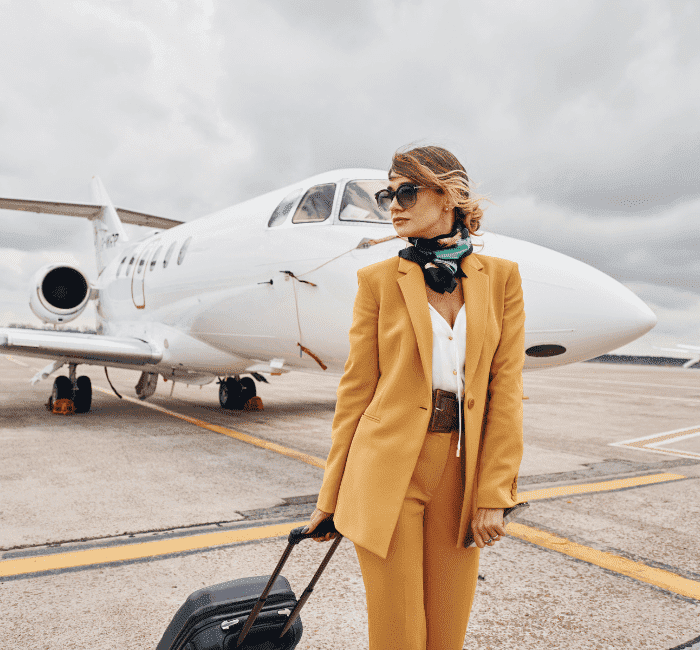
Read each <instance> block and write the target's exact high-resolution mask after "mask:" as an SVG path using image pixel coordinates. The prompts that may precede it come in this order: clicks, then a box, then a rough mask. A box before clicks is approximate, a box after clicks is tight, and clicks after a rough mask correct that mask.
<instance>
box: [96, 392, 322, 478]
mask: <svg viewBox="0 0 700 650" xmlns="http://www.w3.org/2000/svg"><path fill="white" fill-rule="evenodd" d="M93 390H99V391H100V392H101V393H104V394H105V395H114V393H112V391H109V390H107V389H105V388H100V387H99V386H93ZM122 398H123V399H125V400H128V401H129V402H133V403H134V404H139V405H140V406H145V407H146V408H149V409H153V410H154V411H160V412H161V413H165V414H167V415H172V416H173V417H175V418H179V419H180V420H184V421H185V422H189V423H190V424H194V425H195V426H198V427H201V428H202V429H207V430H209V431H213V432H215V433H220V434H222V435H224V436H228V437H229V438H234V439H236V440H240V441H241V442H245V443H246V444H249V445H255V446H256V447H261V448H262V449H267V451H273V452H275V453H277V454H281V455H282V456H288V457H289V458H293V459H294V460H300V461H301V462H302V463H306V464H307V465H313V466H314V467H320V468H321V469H324V468H325V467H326V461H325V460H323V459H322V458H318V457H316V456H311V455H310V454H305V453H304V452H301V451H297V450H296V449H290V448H289V447H284V446H282V445H278V444H277V443H275V442H270V441H269V440H263V439H262V438H256V437H255V436H251V435H248V434H247V433H241V432H240V431H234V430H233V429H228V428H227V427H222V426H220V425H218V424H210V423H209V422H205V421H204V420H198V419H197V418H193V417H190V416H189V415H183V414H182V413H177V412H176V411H171V410H170V409H166V408H164V407H162V406H158V405H157V404H151V403H150V402H144V401H142V400H140V399H135V398H133V397H128V396H126V395H123V396H122Z"/></svg>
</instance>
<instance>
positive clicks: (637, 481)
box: [518, 474, 685, 501]
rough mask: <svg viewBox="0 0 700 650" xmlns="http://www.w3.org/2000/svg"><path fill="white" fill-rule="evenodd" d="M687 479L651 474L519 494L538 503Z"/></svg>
mask: <svg viewBox="0 0 700 650" xmlns="http://www.w3.org/2000/svg"><path fill="white" fill-rule="evenodd" d="M683 478H685V476H682V475H680V474H651V475H648V476H631V477H629V478H621V479H616V480H614V481H602V482H600V483H581V484H579V485H558V486H556V487H551V488H544V489H542V490H530V491H529V492H518V499H519V500H520V501H537V500H539V499H553V498H555V497H564V496H572V495H577V494H590V493H592V492H614V491H615V490H624V489H626V488H631V487H642V486H643V485H653V484H654V483H668V482H670V481H678V480H680V479H683Z"/></svg>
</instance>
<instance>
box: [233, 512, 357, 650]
mask: <svg viewBox="0 0 700 650" xmlns="http://www.w3.org/2000/svg"><path fill="white" fill-rule="evenodd" d="M304 528H305V527H304V526H300V527H299V528H294V529H293V530H292V531H291V532H290V533H289V537H288V538H287V542H288V543H287V548H286V549H285V550H284V553H282V557H281V558H280V560H279V562H278V563H277V566H276V567H275V570H274V571H273V572H272V575H271V576H270V579H269V581H268V583H267V585H266V586H265V589H263V592H262V594H260V598H259V599H258V602H256V603H255V606H254V607H253V610H252V611H251V612H250V615H249V616H248V620H247V621H246V623H245V625H244V626H243V629H242V630H241V633H240V634H239V635H238V639H237V640H236V647H237V648H238V647H240V646H241V644H242V643H243V640H244V639H245V638H246V636H247V634H248V631H249V630H250V628H251V627H252V626H253V623H254V622H255V619H256V618H257V616H258V614H259V613H260V610H261V609H262V608H263V605H264V604H265V601H266V600H267V595H268V594H269V593H270V590H271V589H272V585H273V584H274V582H275V580H276V579H277V576H279V574H280V573H281V572H282V567H283V566H284V565H285V563H286V561H287V558H288V557H289V555H290V553H291V552H292V549H293V548H294V546H296V545H297V544H298V543H299V542H301V541H302V540H303V539H313V538H314V537H324V536H325V535H326V534H327V533H337V532H338V531H337V530H336V528H335V525H334V524H333V518H332V517H329V518H328V519H324V520H323V521H322V522H321V523H320V524H319V525H318V526H317V527H316V529H315V530H314V531H313V532H312V533H302V532H301V531H302V530H304ZM342 539H343V536H342V535H341V534H340V533H338V537H336V539H335V540H334V541H333V544H332V545H331V548H330V549H329V550H328V552H327V553H326V557H324V558H323V562H321V566H319V567H318V570H317V571H316V573H315V575H314V577H313V578H312V579H311V582H310V583H309V586H308V587H307V588H306V589H305V590H304V593H303V594H302V595H301V598H299V600H298V601H297V605H296V607H295V608H294V611H292V613H291V614H290V615H289V618H288V619H287V624H286V625H285V627H284V629H283V630H282V633H281V634H280V637H282V636H284V635H285V633H286V632H287V630H288V629H289V628H290V627H291V626H292V623H294V621H295V620H296V618H297V616H299V612H300V611H301V608H302V607H303V606H304V603H306V601H307V600H308V598H309V596H310V595H311V592H312V591H313V589H314V586H315V585H316V582H317V581H318V579H319V578H320V577H321V574H322V573H323V570H324V569H325V568H326V565H327V564H328V562H330V559H331V557H332V555H333V553H335V549H336V548H338V544H340V542H341V541H342Z"/></svg>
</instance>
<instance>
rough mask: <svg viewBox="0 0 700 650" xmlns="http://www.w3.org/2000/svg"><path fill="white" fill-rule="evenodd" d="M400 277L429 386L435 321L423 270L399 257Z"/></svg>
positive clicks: (429, 385)
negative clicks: (431, 314) (429, 305)
mask: <svg viewBox="0 0 700 650" xmlns="http://www.w3.org/2000/svg"><path fill="white" fill-rule="evenodd" d="M402 273H403V274H405V275H400V277H399V278H398V283H399V287H400V288H401V293H403V299H404V300H405V301H406V306H407V307H408V314H409V316H410V317H411V324H412V325H413V331H414V332H415V335H416V340H417V341H418V352H419V353H420V359H421V362H422V364H423V373H424V374H425V379H426V381H427V382H428V387H431V386H432V385H433V323H432V321H431V320H430V311H429V309H430V308H429V307H428V295H427V294H426V292H425V280H424V278H423V271H422V270H421V268H420V267H419V266H418V264H415V263H413V262H409V261H408V260H405V259H404V258H403V257H400V258H399V274H402Z"/></svg>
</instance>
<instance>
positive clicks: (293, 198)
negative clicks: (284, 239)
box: [267, 190, 304, 228]
mask: <svg viewBox="0 0 700 650" xmlns="http://www.w3.org/2000/svg"><path fill="white" fill-rule="evenodd" d="M303 193H304V190H294V191H293V192H292V193H291V194H288V195H287V196H285V197H284V198H283V199H282V202H281V203H280V204H279V205H278V206H277V207H276V208H275V211H274V212H273V213H272V216H271V217H270V221H268V222H267V227H268V228H272V227H273V226H281V225H282V224H283V223H284V222H285V221H286V220H287V217H288V216H289V215H290V213H291V212H292V209H293V208H294V206H295V205H296V204H297V203H298V202H299V198H300V197H301V195H302V194H303Z"/></svg>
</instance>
